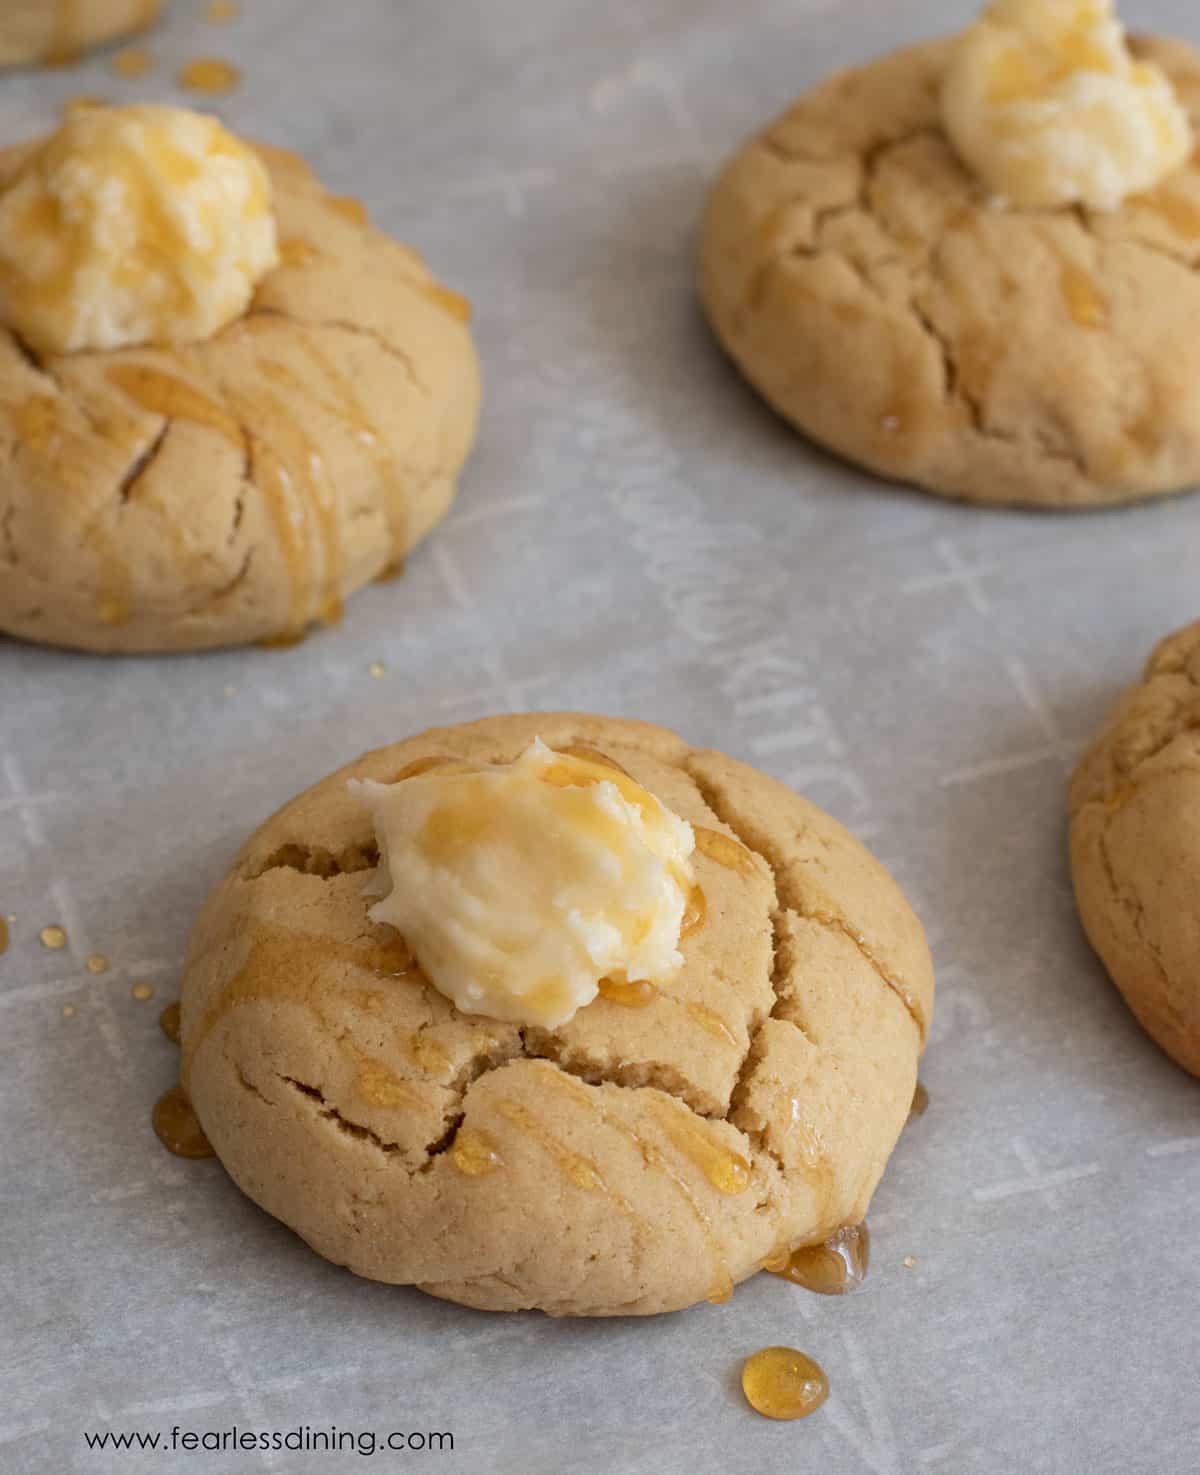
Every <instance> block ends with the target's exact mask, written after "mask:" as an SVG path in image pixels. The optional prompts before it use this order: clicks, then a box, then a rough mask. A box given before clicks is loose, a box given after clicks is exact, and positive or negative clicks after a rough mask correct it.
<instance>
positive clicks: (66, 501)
mask: <svg viewBox="0 0 1200 1475" xmlns="http://www.w3.org/2000/svg"><path fill="white" fill-rule="evenodd" d="M23 152H24V151H21V150H10V151H8V152H6V153H4V154H0V187H2V184H3V181H4V180H6V179H7V178H9V177H11V175H12V173H13V171H14V170H15V168H16V167H17V165H18V163H19V162H20V159H21V157H22V156H23ZM260 152H261V154H262V156H263V158H264V160H265V162H266V163H267V165H268V167H269V170H270V173H271V176H272V184H273V189H274V206H275V214H276V218H277V222H278V232H279V241H280V251H281V258H282V259H281V264H280V266H279V267H278V268H277V269H276V270H275V271H273V272H271V273H270V274H269V275H268V276H267V277H266V278H264V280H263V281H262V282H261V284H260V285H259V288H258V291H257V293H256V294H255V297H254V299H253V302H252V303H251V307H250V310H249V312H248V313H247V314H246V315H245V316H244V317H241V318H239V319H238V320H236V321H235V322H233V323H232V324H230V326H229V327H228V328H226V329H224V330H223V331H222V332H220V333H218V334H217V335H216V336H215V337H213V338H211V339H209V340H207V341H205V342H201V343H197V344H194V345H190V346H185V347H180V348H170V349H156V348H139V349H128V350H124V351H121V352H103V353H78V354H72V355H69V356H65V357H46V358H44V359H41V360H39V359H38V358H37V357H35V356H34V355H33V354H32V353H31V352H30V350H29V349H28V348H27V346H25V345H23V344H22V343H21V342H20V341H19V340H18V339H17V338H16V337H15V336H14V335H13V333H12V332H10V331H7V330H4V329H0V630H4V631H6V632H8V633H9V634H12V635H17V636H21V637H23V638H24V639H27V640H36V641H42V642H45V643H47V644H51V645H62V646H70V647H75V648H78V649H82V650H91V651H101V652H119V651H172V650H198V649H202V648H205V647H209V646H220V645H234V644H239V643H243V642H248V641H256V640H272V639H284V640H287V639H292V638H296V637H298V636H299V635H300V634H302V632H303V631H304V629H305V628H306V626H308V625H309V624H310V622H312V621H314V620H325V621H328V620H332V619H335V618H336V617H337V615H338V613H339V612H340V609H341V605H342V601H343V600H344V599H346V597H347V596H348V595H350V594H351V593H353V591H354V590H356V589H358V588H360V587H361V586H362V585H363V584H366V583H368V582H369V581H370V580H372V579H374V578H376V577H377V576H379V575H381V574H384V573H386V572H388V571H391V570H393V569H395V568H396V567H397V566H398V564H399V562H400V560H401V559H403V557H404V556H405V554H407V553H408V552H409V550H410V549H411V548H412V547H413V546H414V545H415V544H417V543H418V542H419V541H420V540H421V539H422V538H423V537H424V536H425V535H426V534H427V533H428V532H429V531H430V529H431V528H433V527H434V525H435V524H436V523H437V522H439V521H440V520H441V518H442V517H443V516H444V515H445V512H446V510H447V508H448V507H449V505H450V501H451V499H452V497H453V495H454V491H455V484H456V479H457V476H458V472H459V470H460V468H461V466H462V464H463V462H464V460H465V459H466V456H467V454H468V452H469V450H470V447H471V444H472V441H473V439H474V434H475V427H476V422H477V417H478V408H479V374H478V364H477V359H476V355H475V349H474V345H473V343H472V339H471V334H470V330H469V327H468V318H469V312H470V310H469V307H468V306H467V304H466V302H465V301H464V299H463V298H461V297H459V296H457V295H456V294H455V293H453V292H450V291H448V290H446V289H445V288H444V287H441V286H440V285H439V284H438V283H437V282H436V281H435V279H434V278H433V276H432V275H431V274H430V272H429V271H428V269H427V268H426V267H425V265H424V263H423V262H422V261H421V259H420V258H419V257H418V256H417V254H416V253H415V252H414V251H412V250H410V249H409V248H408V247H406V246H403V245H400V244H398V243H397V242H395V241H393V240H391V239H389V238H388V237H387V236H385V235H383V234H382V233H381V232H379V231H377V230H374V229H372V228H371V227H370V226H369V225H367V224H366V222H365V214H364V212H363V210H362V207H361V206H360V205H359V204H358V202H357V201H354V200H348V199H345V198H342V197H338V196H334V195H331V194H329V193H327V192H326V190H324V189H323V188H322V186H321V185H320V183H319V181H318V180H317V179H316V177H315V176H314V175H313V174H312V172H311V171H310V170H309V169H308V167H307V166H306V165H305V164H304V163H303V162H302V161H301V160H300V159H298V158H297V157H296V156H294V155H291V154H288V153H286V152H285V151H283V150H278V149H269V148H263V149H261V150H260Z"/></svg>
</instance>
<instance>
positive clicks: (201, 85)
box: [179, 56, 242, 96]
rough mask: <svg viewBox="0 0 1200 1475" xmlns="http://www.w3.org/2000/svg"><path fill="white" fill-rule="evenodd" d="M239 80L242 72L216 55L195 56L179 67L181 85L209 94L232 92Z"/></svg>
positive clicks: (192, 90) (189, 89)
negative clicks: (192, 59)
mask: <svg viewBox="0 0 1200 1475" xmlns="http://www.w3.org/2000/svg"><path fill="white" fill-rule="evenodd" d="M241 80H242V74H241V72H239V71H238V69H237V67H235V66H234V65H233V63H232V62H227V61H220V60H218V59H217V58H216V57H208V56H203V57H197V58H196V60H195V61H190V62H188V63H187V65H186V66H183V67H181V68H180V69H179V85H180V86H181V87H186V88H187V89H188V91H189V92H206V93H208V94H210V95H211V96H220V95H222V94H223V93H226V92H232V91H233V90H234V88H235V87H236V86H237V85H238V83H239V82H240V81H241Z"/></svg>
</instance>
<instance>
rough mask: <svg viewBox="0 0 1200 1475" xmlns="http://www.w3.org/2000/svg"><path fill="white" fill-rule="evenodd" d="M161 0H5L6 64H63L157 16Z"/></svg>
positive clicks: (1, 43) (2, 50)
mask: <svg viewBox="0 0 1200 1475" xmlns="http://www.w3.org/2000/svg"><path fill="white" fill-rule="evenodd" d="M160 9H161V4H160V0H4V4H3V5H2V6H0V66H5V67H12V66H26V65H28V64H29V63H31V62H45V63H48V64H59V65H61V64H62V63H64V62H69V61H73V60H74V59H75V58H76V57H77V56H78V55H79V53H80V52H82V51H87V50H88V49H89V48H91V47H93V46H102V45H103V44H104V43H105V42H106V41H115V40H116V39H117V38H118V37H121V36H130V35H134V34H135V33H136V32H138V31H144V30H145V29H146V28H147V27H148V26H150V25H152V24H153V23H154V22H155V21H156V20H157V19H158V14H159V11H160Z"/></svg>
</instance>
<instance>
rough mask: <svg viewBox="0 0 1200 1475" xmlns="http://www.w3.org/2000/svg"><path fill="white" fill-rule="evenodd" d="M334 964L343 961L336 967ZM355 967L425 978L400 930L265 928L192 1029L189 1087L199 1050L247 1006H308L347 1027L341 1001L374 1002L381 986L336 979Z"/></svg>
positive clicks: (332, 1024) (186, 1069) (186, 1060)
mask: <svg viewBox="0 0 1200 1475" xmlns="http://www.w3.org/2000/svg"><path fill="white" fill-rule="evenodd" d="M389 932H390V929H389ZM331 964H333V965H337V966H336V967H335V968H331V967H330V965H331ZM350 970H354V971H355V972H357V973H359V974H360V975H361V974H366V975H368V977H369V978H371V979H372V980H383V979H389V980H395V979H401V978H403V979H408V980H410V981H412V982H414V983H424V978H423V976H422V974H421V973H420V971H419V969H418V968H417V967H416V965H415V963H414V962H413V957H412V954H411V953H410V952H409V950H408V947H407V945H406V944H405V942H404V939H403V938H402V937H400V935H399V934H398V933H395V932H390V935H389V936H388V937H387V938H386V939H381V940H380V941H377V942H369V941H358V940H356V941H354V942H334V941H331V940H330V939H328V938H323V937H315V936H310V935H309V934H307V933H301V932H293V931H290V930H289V929H287V928H283V927H268V926H265V925H263V926H261V927H259V928H258V929H257V931H256V933H255V934H254V937H253V940H252V941H251V943H250V947H249V951H248V952H247V954H246V958H245V961H244V962H243V964H242V966H241V967H240V968H239V969H238V971H237V972H236V973H234V974H233V975H232V976H231V977H230V978H229V979H228V980H227V981H226V983H225V984H224V985H223V987H222V988H221V989H220V990H219V991H218V993H217V995H216V997H215V998H214V999H213V1000H212V1002H211V1003H210V1004H209V1006H208V1008H207V1009H206V1010H205V1012H204V1014H203V1015H201V1017H200V1019H199V1021H198V1023H197V1024H196V1026H195V1028H194V1029H193V1030H192V1031H191V1032H190V1033H189V1036H188V1039H187V1041H186V1042H185V1047H184V1051H183V1081H184V1084H185V1086H186V1084H187V1082H188V1080H189V1077H190V1074H191V1067H192V1061H193V1060H194V1059H195V1058H196V1053H197V1051H198V1050H199V1049H200V1048H201V1046H202V1045H203V1044H204V1043H205V1041H206V1040H207V1039H208V1038H209V1036H210V1035H211V1034H212V1033H213V1031H214V1030H215V1029H216V1028H217V1027H218V1026H219V1025H220V1024H221V1022H222V1020H224V1019H225V1018H227V1017H228V1015H230V1014H231V1013H232V1012H233V1011H234V1010H236V1009H240V1008H242V1007H243V1006H245V1005H249V1004H256V1003H281V1004H292V1005H295V1006H296V1007H298V1008H303V1009H308V1010H309V1011H311V1013H313V1014H314V1015H315V1016H316V1017H317V1019H318V1020H319V1021H320V1022H321V1023H322V1024H325V1025H328V1027H329V1028H330V1029H331V1030H337V1031H338V1032H342V1031H343V1030H344V1021H342V1020H341V1019H340V1018H337V1019H335V1018H334V1015H333V1011H334V1010H335V1009H336V1006H337V1004H338V1003H339V1002H342V1003H344V1002H345V1001H346V1000H347V999H349V1000H351V1001H352V1002H354V1003H356V1004H358V1005H360V1006H361V1007H369V1006H370V1004H371V1002H372V1001H373V1000H374V999H375V998H376V997H377V995H378V991H379V990H378V985H377V984H374V983H373V984H372V985H371V986H368V987H365V988H364V987H363V981H362V979H361V978H360V979H359V980H357V983H356V982H355V981H353V980H352V981H350V982H349V983H348V984H345V983H340V982H334V981H333V977H334V976H335V975H336V977H337V978H338V979H339V980H340V979H342V978H344V977H345V976H346V974H347V973H348V972H349V971H350Z"/></svg>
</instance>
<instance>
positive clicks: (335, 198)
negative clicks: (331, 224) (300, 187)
mask: <svg viewBox="0 0 1200 1475" xmlns="http://www.w3.org/2000/svg"><path fill="white" fill-rule="evenodd" d="M325 203H326V204H327V205H328V206H329V208H330V209H331V210H332V211H333V212H334V213H335V214H336V215H340V216H341V217H342V219H343V220H348V221H349V222H350V224H351V225H366V223H367V207H366V206H365V205H364V204H363V202H362V201H361V200H356V199H355V198H354V196H353V195H326V197H325Z"/></svg>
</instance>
